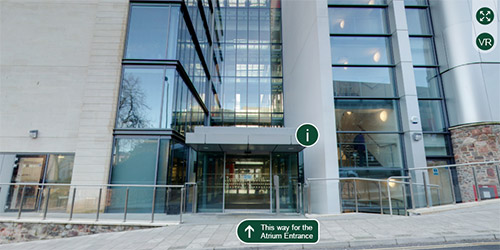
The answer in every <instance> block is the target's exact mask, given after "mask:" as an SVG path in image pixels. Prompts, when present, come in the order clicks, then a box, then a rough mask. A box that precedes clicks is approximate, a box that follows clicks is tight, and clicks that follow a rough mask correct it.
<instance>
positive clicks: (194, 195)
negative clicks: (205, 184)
mask: <svg viewBox="0 0 500 250" xmlns="http://www.w3.org/2000/svg"><path fill="white" fill-rule="evenodd" d="M193 189H194V190H193V214H195V213H196V210H197V208H198V185H197V184H196V183H195V184H193Z"/></svg>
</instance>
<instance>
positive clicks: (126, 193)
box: [123, 187, 128, 222]
mask: <svg viewBox="0 0 500 250" xmlns="http://www.w3.org/2000/svg"><path fill="white" fill-rule="evenodd" d="M127 208H128V187H127V190H126V191H125V207H124V208H123V222H125V221H127Z"/></svg>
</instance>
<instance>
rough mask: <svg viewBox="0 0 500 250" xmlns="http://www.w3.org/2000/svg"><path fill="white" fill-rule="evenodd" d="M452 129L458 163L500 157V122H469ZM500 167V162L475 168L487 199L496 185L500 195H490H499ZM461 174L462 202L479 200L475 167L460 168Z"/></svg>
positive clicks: (480, 186)
mask: <svg viewBox="0 0 500 250" xmlns="http://www.w3.org/2000/svg"><path fill="white" fill-rule="evenodd" d="M450 131H451V140H452V144H453V153H454V155H455V162H456V163H457V164H461V163H472V162H485V161H499V160H500V123H482V124H474V125H465V126H459V127H454V128H451V129H450ZM498 168H500V164H483V165H479V166H477V167H475V172H476V179H477V182H478V185H479V190H480V191H481V192H482V196H485V198H488V196H489V195H488V194H487V193H488V192H487V191H488V190H489V191H493V190H494V189H495V188H496V192H497V193H496V194H497V195H496V197H495V195H492V196H493V197H490V198H498V192H499V191H500V185H499V179H498V171H499V170H500V169H498ZM457 173H458V182H459V186H460V193H461V196H462V201H463V202H470V201H474V200H477V195H476V194H475V193H474V192H475V187H474V175H473V172H472V168H471V166H464V167H457ZM485 192H486V193H485Z"/></svg>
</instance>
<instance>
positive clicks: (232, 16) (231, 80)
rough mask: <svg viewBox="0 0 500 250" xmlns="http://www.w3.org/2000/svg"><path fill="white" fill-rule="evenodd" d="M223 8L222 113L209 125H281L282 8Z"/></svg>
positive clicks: (266, 3) (266, 4) (262, 4)
mask: <svg viewBox="0 0 500 250" xmlns="http://www.w3.org/2000/svg"><path fill="white" fill-rule="evenodd" d="M273 2H274V3H279V1H273ZM220 4H221V7H222V8H221V13H222V16H223V20H224V23H225V25H226V31H225V33H224V36H223V38H222V40H221V43H222V45H221V46H222V48H223V49H224V50H223V52H224V61H223V64H224V66H223V68H224V71H223V72H222V76H223V77H222V93H221V94H222V98H221V99H222V110H221V111H220V112H216V113H212V116H215V117H217V119H212V123H211V125H212V126H220V125H222V126H263V127H268V126H282V124H283V101H282V97H283V96H282V85H283V80H282V75H283V72H282V66H281V65H282V59H281V58H282V47H281V10H280V8H279V4H273V5H271V0H259V1H255V2H248V1H242V2H238V1H234V2H232V1H222V2H220ZM270 7H271V8H270ZM224 18H225V19H224ZM221 116H222V117H221ZM219 117H221V118H219Z"/></svg>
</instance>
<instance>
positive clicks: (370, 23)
mask: <svg viewBox="0 0 500 250" xmlns="http://www.w3.org/2000/svg"><path fill="white" fill-rule="evenodd" d="M328 12H329V17H330V33H332V34H386V33H387V24H386V20H387V16H386V15H387V14H386V10H385V9H384V8H329V9H328Z"/></svg>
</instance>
